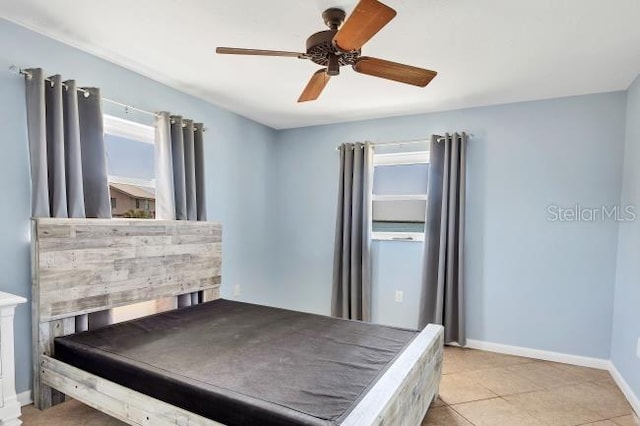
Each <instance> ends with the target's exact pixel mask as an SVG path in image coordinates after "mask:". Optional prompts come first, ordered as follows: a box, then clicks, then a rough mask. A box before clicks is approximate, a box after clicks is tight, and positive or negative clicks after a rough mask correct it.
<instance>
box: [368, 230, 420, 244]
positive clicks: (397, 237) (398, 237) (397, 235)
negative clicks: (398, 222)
mask: <svg viewBox="0 0 640 426" xmlns="http://www.w3.org/2000/svg"><path fill="white" fill-rule="evenodd" d="M371 239H372V240H376V241H406V242H421V241H424V233H422V232H373V233H372V235H371Z"/></svg>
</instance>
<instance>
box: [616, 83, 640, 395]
mask: <svg viewBox="0 0 640 426" xmlns="http://www.w3.org/2000/svg"><path fill="white" fill-rule="evenodd" d="M621 200H622V201H621V204H622V205H635V206H636V207H638V209H640V77H638V78H637V79H636V81H635V83H634V84H633V85H632V86H631V87H630V88H629V91H628V94H627V139H626V148H625V163H624V178H623V184H622V198H621ZM639 256H640V220H636V221H635V222H629V223H621V224H620V235H619V237H618V270H617V277H616V291H615V305H614V312H613V338H612V340H611V359H612V361H613V363H614V365H615V366H616V368H617V369H618V370H619V371H620V373H621V374H622V375H623V377H624V378H625V380H626V381H627V383H628V384H629V386H631V388H632V389H633V391H634V393H635V394H636V395H637V397H639V398H640V359H639V358H638V356H637V355H636V351H638V350H639V349H638V347H637V345H638V339H640V259H639Z"/></svg>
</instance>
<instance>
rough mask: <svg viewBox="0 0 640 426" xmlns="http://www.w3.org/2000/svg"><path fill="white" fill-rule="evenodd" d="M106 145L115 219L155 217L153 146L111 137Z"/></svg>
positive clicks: (106, 138) (106, 139)
mask: <svg viewBox="0 0 640 426" xmlns="http://www.w3.org/2000/svg"><path fill="white" fill-rule="evenodd" d="M105 145H106V151H107V173H108V174H109V192H110V196H111V214H112V216H113V217H120V218H122V217H125V218H141V219H153V218H155V216H156V190H155V170H154V163H155V158H154V155H155V154H154V145H153V144H151V143H147V142H141V141H137V140H133V139H128V138H123V137H120V136H114V135H110V134H106V135H105Z"/></svg>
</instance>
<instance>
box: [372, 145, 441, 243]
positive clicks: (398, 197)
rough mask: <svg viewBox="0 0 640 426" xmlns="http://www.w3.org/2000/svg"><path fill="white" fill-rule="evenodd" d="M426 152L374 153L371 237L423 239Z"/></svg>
mask: <svg viewBox="0 0 640 426" xmlns="http://www.w3.org/2000/svg"><path fill="white" fill-rule="evenodd" d="M428 180H429V152H428V151H416V152H401V153H390V154H376V155H375V156H374V172H373V194H372V201H373V214H372V218H373V223H372V228H373V239H376V240H406V241H424V230H425V215H426V206H427V184H428Z"/></svg>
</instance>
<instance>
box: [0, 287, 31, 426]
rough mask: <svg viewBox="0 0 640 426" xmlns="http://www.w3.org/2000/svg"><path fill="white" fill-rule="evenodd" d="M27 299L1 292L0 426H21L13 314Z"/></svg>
mask: <svg viewBox="0 0 640 426" xmlns="http://www.w3.org/2000/svg"><path fill="white" fill-rule="evenodd" d="M26 301H27V299H25V298H24V297H20V296H16V295H14V294H9V293H5V292H2V291H0V372H1V374H0V426H19V425H20V424H21V423H22V422H21V421H20V419H19V417H20V404H19V403H18V399H17V397H16V375H15V359H14V350H13V346H14V345H13V343H14V342H13V314H14V313H15V310H16V306H17V305H19V304H20V303H25V302H26Z"/></svg>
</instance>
